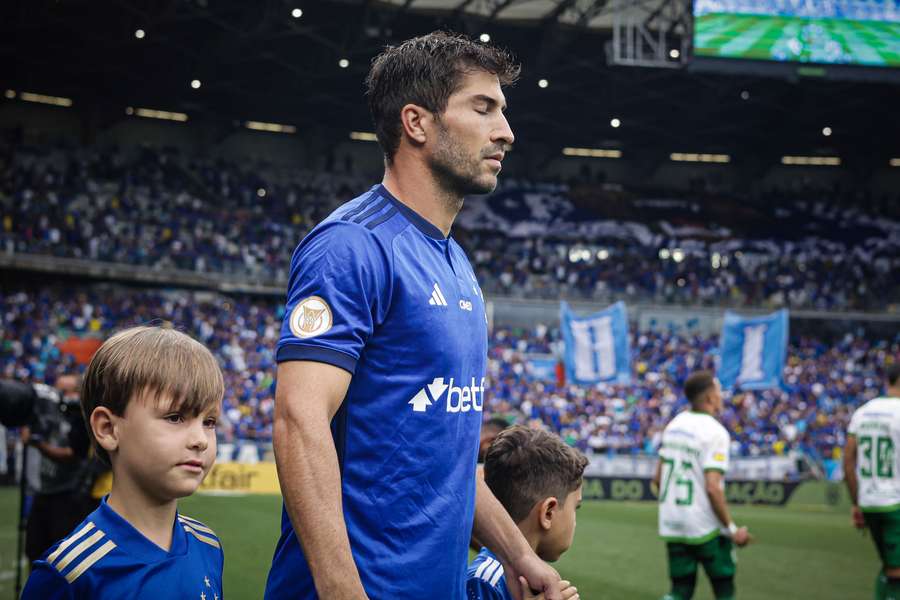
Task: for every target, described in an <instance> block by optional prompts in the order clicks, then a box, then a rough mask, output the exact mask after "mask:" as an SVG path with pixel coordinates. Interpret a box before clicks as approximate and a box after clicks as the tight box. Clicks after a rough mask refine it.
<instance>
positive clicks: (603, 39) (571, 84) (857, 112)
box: [0, 0, 900, 162]
mask: <svg viewBox="0 0 900 600" xmlns="http://www.w3.org/2000/svg"><path fill="white" fill-rule="evenodd" d="M660 1H661V0H655V1H653V0H648V1H643V2H632V3H630V5H631V6H633V7H636V8H632V9H631V10H633V11H637V12H635V14H638V13H640V11H642V10H644V11H649V10H654V6H658V5H659V4H660ZM295 9H300V10H301V11H302V15H301V16H300V17H299V18H295V17H294V16H292V11H294V10H295ZM4 10H5V11H6V12H8V13H10V14H9V15H8V16H7V17H6V18H3V19H2V23H0V31H2V34H3V35H2V36H0V52H2V54H3V60H4V63H5V65H6V66H7V69H6V70H5V73H4V75H3V77H2V83H0V85H2V86H3V87H4V88H6V89H13V90H24V91H30V92H36V93H40V94H49V95H55V96H63V97H67V98H72V99H73V101H74V107H73V110H83V111H86V112H87V113H88V114H89V116H90V119H91V122H93V123H98V124H99V126H100V127H103V126H109V125H110V124H112V123H114V122H116V121H118V120H120V119H123V118H125V115H124V110H125V107H126V106H135V107H151V108H156V109H163V110H170V111H179V112H184V113H186V114H189V115H191V119H192V121H194V122H197V121H207V122H209V123H218V124H220V125H221V127H222V131H223V136H224V135H225V134H226V133H227V130H228V128H229V127H234V125H235V123H240V122H243V121H246V120H258V121H267V122H275V123H285V124H291V125H294V126H296V128H297V132H298V134H306V133H309V134H313V135H316V136H317V137H322V136H328V135H339V136H341V137H342V138H343V137H346V135H347V132H349V131H354V130H355V131H367V130H371V128H372V127H371V123H370V119H369V116H368V112H367V109H366V106H365V102H364V98H363V87H362V81H363V78H364V76H365V74H366V72H367V70H368V65H369V61H370V60H371V58H372V57H373V56H374V55H375V54H377V53H378V51H379V49H380V48H381V47H382V46H384V45H385V44H387V43H394V42H396V41H399V40H402V39H405V38H408V37H411V36H414V35H418V34H421V33H425V32H428V31H431V30H434V29H437V28H445V29H452V30H456V31H462V32H465V33H468V34H470V35H473V36H475V37H478V36H479V35H480V34H481V33H487V34H489V35H490V36H491V39H492V42H495V43H498V44H500V45H503V46H506V47H508V48H510V49H511V50H512V51H513V52H514V53H515V54H516V55H517V56H518V57H519V58H520V60H521V61H522V63H523V67H524V68H523V75H522V79H521V81H520V83H519V84H518V85H517V86H516V87H515V88H513V89H511V90H509V91H508V93H507V95H508V98H509V104H510V110H509V117H510V120H511V122H512V125H513V127H514V129H515V131H516V133H517V137H518V140H519V141H518V142H517V144H525V143H526V142H534V143H535V146H537V145H538V142H540V143H541V144H540V145H541V146H542V147H545V148H550V149H553V152H556V153H558V152H559V148H561V147H562V146H580V147H612V148H621V149H624V150H625V151H626V152H627V153H628V154H629V156H646V157H647V159H648V160H652V159H653V157H654V156H661V155H665V156H668V153H669V152H674V151H682V152H725V153H729V154H732V155H734V156H736V157H741V156H746V157H749V158H750V159H751V161H752V160H757V157H769V158H759V160H770V159H771V157H780V156H781V155H783V154H811V153H816V152H819V153H825V154H839V155H843V156H857V157H865V156H869V155H871V156H875V157H878V162H880V161H881V157H883V156H898V155H900V147H898V145H900V122H898V120H897V119H896V115H895V114H894V112H895V110H894V109H895V107H896V106H897V105H898V100H900V94H898V87H897V86H891V85H889V84H887V83H867V82H833V81H823V80H816V79H804V80H801V81H800V82H799V83H798V82H792V81H787V80H783V79H773V78H762V77H758V76H755V75H750V74H744V75H740V74H738V75H720V74H700V73H689V72H687V71H686V70H684V69H647V68H634V67H621V66H610V65H608V64H607V59H606V51H605V46H606V44H607V43H608V41H609V39H610V36H611V34H610V30H609V23H610V19H611V15H612V11H613V8H612V4H611V2H607V1H606V0H591V1H585V0H389V1H385V2H375V1H368V0H344V1H323V0H317V1H312V0H296V1H287V0H265V1H260V2H246V1H244V0H165V1H161V2H160V1H155V0H108V1H104V2H77V3H75V2H57V1H52V0H35V1H33V2H19V3H15V4H14V5H13V6H10V7H7V8H5V9H4ZM295 14H296V13H295ZM139 29H140V30H142V31H143V36H141V37H138V35H136V32H137V30H139ZM341 59H345V60H346V61H348V64H347V66H346V68H342V67H341V66H339V61H340V60H341ZM195 79H196V80H199V82H200V83H201V85H200V87H199V89H194V88H192V87H191V82H192V81H193V80H195ZM540 79H546V80H547V82H548V85H547V86H546V87H544V88H541V87H539V86H538V81H539V80H540ZM745 92H746V93H745ZM745 98H746V99H745ZM614 117H615V118H618V119H620V122H621V127H618V128H614V127H612V126H611V124H610V121H611V119H612V118H614ZM826 126H827V127H830V128H831V129H832V131H833V135H832V136H830V137H827V138H826V137H824V136H823V135H822V130H823V128H824V127H826Z"/></svg>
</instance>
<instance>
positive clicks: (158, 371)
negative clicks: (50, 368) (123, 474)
mask: <svg viewBox="0 0 900 600" xmlns="http://www.w3.org/2000/svg"><path fill="white" fill-rule="evenodd" d="M143 394H148V396H147V397H152V398H153V399H155V400H156V401H157V402H158V401H159V400H160V399H162V398H163V397H166V398H168V399H169V401H170V402H171V404H170V408H171V410H178V411H181V412H183V413H185V414H188V415H191V416H196V415H198V414H200V413H201V412H203V411H204V410H206V409H207V408H209V407H210V406H212V405H215V404H216V403H219V402H221V401H222V396H223V395H224V394H225V383H224V381H223V379H222V371H221V370H220V369H219V364H218V363H217V362H216V359H215V357H213V355H212V353H211V352H210V351H209V350H208V349H207V348H206V346H204V345H203V344H201V343H200V342H198V341H196V340H194V339H192V338H191V337H190V336H188V335H186V334H184V333H181V332H180V331H176V330H174V329H163V328H161V327H133V328H131V329H126V330H124V331H120V332H119V333H117V334H115V335H114V336H112V337H111V338H109V339H108V340H106V341H105V342H104V343H103V345H102V346H100V349H99V350H97V353H96V354H94V357H93V358H92V359H91V362H90V364H89V365H88V368H87V372H86V373H85V374H84V381H83V382H82V386H81V411H82V413H84V419H85V422H86V423H87V429H88V432H89V433H90V436H91V443H92V444H93V445H94V450H95V452H96V453H97V456H99V457H100V458H101V459H103V461H104V462H106V463H107V464H108V463H109V455H108V454H107V452H106V451H105V450H104V449H103V448H101V447H100V445H99V444H97V440H96V438H94V431H93V429H92V428H91V421H90V419H91V413H93V412H94V409H95V408H97V407H98V406H104V407H106V408H108V409H109V410H110V411H112V413H113V414H115V415H119V416H122V415H124V414H125V409H126V408H127V407H128V403H129V402H131V401H132V400H136V399H138V398H140V397H141V396H142V395H143Z"/></svg>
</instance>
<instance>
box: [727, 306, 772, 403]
mask: <svg viewBox="0 0 900 600" xmlns="http://www.w3.org/2000/svg"><path fill="white" fill-rule="evenodd" d="M787 341H788V311H787V310H779V311H778V312H774V313H772V314H770V315H766V316H763V317H741V316H739V315H737V314H736V313H733V312H731V311H726V312H725V320H724V321H723V323H722V340H721V342H720V344H719V356H720V357H721V360H722V363H721V365H720V366H719V381H720V382H721V383H722V387H723V388H725V389H731V388H733V387H734V386H735V385H737V386H739V387H740V388H742V389H746V390H763V389H768V388H776V387H781V386H782V371H783V370H784V361H785V358H786V357H787Z"/></svg>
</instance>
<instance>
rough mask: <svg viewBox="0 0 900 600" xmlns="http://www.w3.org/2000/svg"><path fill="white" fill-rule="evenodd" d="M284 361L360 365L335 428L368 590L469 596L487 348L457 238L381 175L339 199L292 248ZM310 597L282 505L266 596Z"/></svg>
mask: <svg viewBox="0 0 900 600" xmlns="http://www.w3.org/2000/svg"><path fill="white" fill-rule="evenodd" d="M277 359H278V361H279V362H284V361H291V360H310V361H318V362H324V363H329V364H332V365H335V366H338V367H340V368H343V369H345V370H347V371H349V372H350V373H351V374H352V379H351V382H350V386H349V389H348V391H347V395H346V397H345V399H344V401H343V404H342V405H341V408H340V410H339V411H338V413H337V414H336V415H335V417H334V420H333V421H332V436H333V438H334V443H335V447H336V450H337V455H338V460H339V462H340V468H341V492H342V497H343V510H344V520H345V523H346V527H347V532H348V534H349V538H350V546H351V550H352V552H353V558H354V561H355V563H356V566H357V568H358V570H359V573H360V576H361V578H362V583H363V586H364V587H365V589H366V591H367V592H368V594H369V597H371V598H452V599H460V598H462V597H463V594H464V589H465V565H466V560H467V547H468V542H469V536H470V534H471V532H472V519H473V515H474V506H475V461H476V458H477V453H478V440H479V432H480V429H481V416H482V403H483V401H484V377H485V367H486V360H487V318H486V314H485V310H484V301H483V299H482V294H481V290H480V288H479V286H478V282H477V281H476V278H475V274H474V272H473V270H472V266H471V264H470V263H469V260H468V258H467V257H466V255H465V253H464V252H463V250H462V248H460V246H459V245H458V244H457V243H456V242H455V241H454V240H453V239H451V238H445V237H444V236H443V235H442V234H441V232H440V230H439V229H437V228H436V227H435V226H434V225H432V224H430V223H429V222H428V221H426V220H425V219H424V218H422V217H421V216H420V215H418V214H417V213H415V212H414V211H412V210H411V209H410V208H409V207H407V206H405V205H404V204H402V203H401V202H399V201H398V200H397V199H396V198H393V197H392V196H391V195H390V193H389V192H388V191H387V190H386V189H385V188H384V187H383V186H381V185H378V186H375V187H373V188H372V189H371V190H370V191H369V192H368V193H366V194H364V195H362V196H360V197H358V198H356V199H354V200H352V201H350V202H348V203H347V204H344V205H343V206H341V207H340V208H338V209H337V210H336V211H335V212H334V213H332V214H331V215H330V216H329V217H328V218H327V219H325V220H324V221H323V222H321V223H320V224H319V225H318V226H316V227H315V229H313V230H312V231H311V232H310V233H309V235H307V236H306V237H305V238H304V239H303V241H302V242H301V243H300V245H299V246H298V247H297V249H296V251H295V252H294V255H293V258H292V261H291V275H290V282H289V288H288V298H287V311H286V314H285V319H284V323H283V326H282V331H281V339H280V341H279V342H278V350H277ZM279 458H280V459H281V460H285V457H279ZM297 458H299V457H297ZM316 597H317V596H316V592H315V589H314V586H313V582H312V577H311V574H310V571H309V568H308V566H307V563H306V560H305V559H304V557H303V553H302V550H301V547H300V544H299V543H298V539H297V537H296V534H295V533H294V531H293V528H292V527H291V522H290V521H289V519H288V517H287V515H286V513H284V514H283V516H282V534H281V539H280V540H279V542H278V546H277V547H276V550H275V556H274V558H273V561H272V568H271V571H270V572H269V579H268V584H267V588H266V598H270V599H273V600H275V599H277V600H282V599H300V598H303V599H305V598H316Z"/></svg>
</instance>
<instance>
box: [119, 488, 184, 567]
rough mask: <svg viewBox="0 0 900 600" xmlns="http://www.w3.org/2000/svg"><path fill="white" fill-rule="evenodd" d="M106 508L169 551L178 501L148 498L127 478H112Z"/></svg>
mask: <svg viewBox="0 0 900 600" xmlns="http://www.w3.org/2000/svg"><path fill="white" fill-rule="evenodd" d="M106 504H107V505H108V506H109V507H110V508H111V509H112V510H114V511H115V512H116V514H118V515H119V516H120V517H122V518H123V519H125V520H126V521H128V523H130V524H131V526H132V527H134V528H135V529H137V530H138V531H139V532H141V534H143V536H144V537H146V538H147V539H148V540H150V541H151V542H153V543H154V544H156V545H157V546H159V547H160V548H162V549H163V550H165V551H166V552H168V551H169V549H170V548H171V547H172V526H173V524H174V523H175V515H176V513H177V510H178V501H177V500H175V499H172V500H160V499H155V498H151V497H149V496H148V495H147V494H145V493H144V492H143V491H142V490H141V489H140V487H139V486H138V485H136V484H135V482H134V481H133V480H131V479H130V478H129V477H127V476H124V477H122V476H117V475H114V476H113V486H112V490H111V491H110V493H109V498H108V499H107V501H106Z"/></svg>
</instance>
